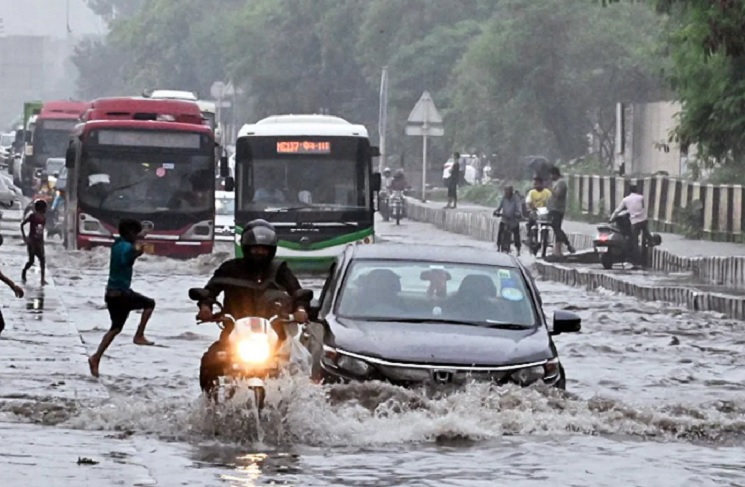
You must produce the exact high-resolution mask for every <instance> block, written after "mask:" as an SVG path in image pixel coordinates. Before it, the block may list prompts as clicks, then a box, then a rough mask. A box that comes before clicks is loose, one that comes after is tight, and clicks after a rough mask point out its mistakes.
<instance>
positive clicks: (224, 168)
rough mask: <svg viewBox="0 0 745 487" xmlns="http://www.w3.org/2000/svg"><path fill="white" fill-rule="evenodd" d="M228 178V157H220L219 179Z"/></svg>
mask: <svg viewBox="0 0 745 487" xmlns="http://www.w3.org/2000/svg"><path fill="white" fill-rule="evenodd" d="M228 176H230V168H229V167H228V157H227V156H222V157H221V158H220V177H221V178H226V177H228Z"/></svg>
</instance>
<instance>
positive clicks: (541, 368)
mask: <svg viewBox="0 0 745 487" xmlns="http://www.w3.org/2000/svg"><path fill="white" fill-rule="evenodd" d="M559 374H560V371H559V358H558V357H555V358H552V359H551V360H548V361H547V362H546V363H545V364H543V365H535V366H533V367H525V368H524V369H520V370H517V371H515V372H513V373H512V375H511V378H512V380H513V381H514V382H516V383H518V384H519V385H521V386H527V385H530V384H533V383H535V382H538V381H540V380H543V381H544V382H547V383H554V382H555V381H556V380H557V379H558V378H559Z"/></svg>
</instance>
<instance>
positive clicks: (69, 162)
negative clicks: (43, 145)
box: [65, 146, 75, 168]
mask: <svg viewBox="0 0 745 487" xmlns="http://www.w3.org/2000/svg"><path fill="white" fill-rule="evenodd" d="M65 167H70V168H72V167H75V148H74V147H73V146H69V147H68V148H67V152H65Z"/></svg>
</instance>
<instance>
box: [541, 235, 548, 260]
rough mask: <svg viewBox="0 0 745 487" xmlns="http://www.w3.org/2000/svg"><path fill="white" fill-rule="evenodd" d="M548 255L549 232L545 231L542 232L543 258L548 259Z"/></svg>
mask: <svg viewBox="0 0 745 487" xmlns="http://www.w3.org/2000/svg"><path fill="white" fill-rule="evenodd" d="M546 253H548V230H547V229H545V228H544V229H543V230H541V258H543V259H545V258H546Z"/></svg>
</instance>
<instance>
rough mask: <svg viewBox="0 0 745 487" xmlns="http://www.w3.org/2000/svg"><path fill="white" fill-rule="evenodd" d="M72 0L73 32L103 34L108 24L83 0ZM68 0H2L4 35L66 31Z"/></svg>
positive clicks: (59, 33)
mask: <svg viewBox="0 0 745 487" xmlns="http://www.w3.org/2000/svg"><path fill="white" fill-rule="evenodd" d="M69 1H70V27H71V29H72V31H73V34H77V35H80V34H104V33H105V31H106V28H105V24H104V23H103V22H102V21H101V20H100V19H99V18H98V17H97V16H96V15H95V14H94V13H93V12H91V11H90V9H88V7H87V6H86V5H85V2H84V1H83V0H69ZM66 5H67V0H0V17H2V19H3V22H2V23H3V31H2V34H4V35H24V34H28V35H51V36H55V37H64V36H65V35H66V34H67V28H66V26H65V23H66V17H67V14H66Z"/></svg>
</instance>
